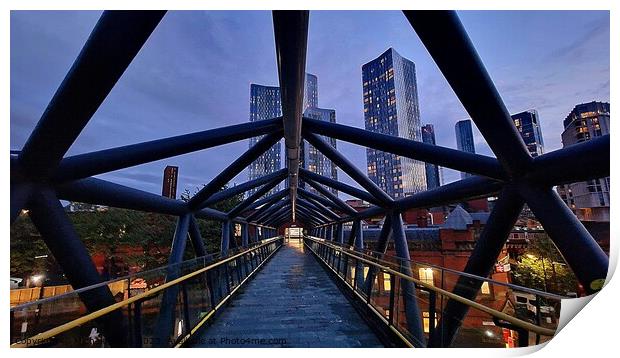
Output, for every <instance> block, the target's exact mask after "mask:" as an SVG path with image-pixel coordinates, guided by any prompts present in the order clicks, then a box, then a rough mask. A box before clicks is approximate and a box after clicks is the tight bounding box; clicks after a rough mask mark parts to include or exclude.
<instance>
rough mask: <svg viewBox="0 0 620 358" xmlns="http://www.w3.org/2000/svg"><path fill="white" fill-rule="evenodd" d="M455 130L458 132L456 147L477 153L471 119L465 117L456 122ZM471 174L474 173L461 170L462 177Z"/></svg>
mask: <svg viewBox="0 0 620 358" xmlns="http://www.w3.org/2000/svg"><path fill="white" fill-rule="evenodd" d="M454 131H455V132H456V147H457V148H458V149H459V150H461V151H463V152H469V153H476V148H475V147H474V133H473V131H472V129H471V121H470V120H469V119H465V120H462V121H458V122H456V125H455V126H454ZM470 176H472V175H471V174H469V173H465V172H461V179H465V178H467V177H470Z"/></svg>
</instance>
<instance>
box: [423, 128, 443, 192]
mask: <svg viewBox="0 0 620 358" xmlns="http://www.w3.org/2000/svg"><path fill="white" fill-rule="evenodd" d="M422 142H424V143H426V144H432V145H435V128H434V127H433V125H432V124H425V125H423V126H422ZM425 167H426V185H427V187H428V189H434V188H438V187H439V186H440V185H441V183H440V181H439V178H440V176H439V167H438V166H437V165H435V164H431V163H425Z"/></svg>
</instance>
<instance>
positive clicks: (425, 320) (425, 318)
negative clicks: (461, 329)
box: [422, 312, 437, 333]
mask: <svg viewBox="0 0 620 358" xmlns="http://www.w3.org/2000/svg"><path fill="white" fill-rule="evenodd" d="M430 317H431V315H430V314H429V313H428V312H422V322H423V324H424V333H429V332H430V331H431V330H430V328H431V327H430V325H431V318H430ZM433 327H437V316H435V324H434V325H433Z"/></svg>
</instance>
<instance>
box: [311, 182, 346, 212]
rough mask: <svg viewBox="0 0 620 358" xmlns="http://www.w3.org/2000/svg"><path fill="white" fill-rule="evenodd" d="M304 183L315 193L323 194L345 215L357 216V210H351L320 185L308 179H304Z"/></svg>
mask: <svg viewBox="0 0 620 358" xmlns="http://www.w3.org/2000/svg"><path fill="white" fill-rule="evenodd" d="M304 181H305V182H306V183H308V184H309V185H310V186H311V187H313V188H314V189H315V190H316V191H318V192H319V193H321V194H323V196H325V197H326V198H327V199H329V200H331V201H332V202H333V203H334V204H335V205H336V206H338V207H339V208H340V210H342V212H344V213H345V214H348V215H353V216H354V215H357V210H355V209H353V208H352V207H351V206H350V205H349V204H347V203H346V202H344V201H342V200H341V199H340V198H338V196H337V195H335V194H334V193H332V192H331V191H329V190H328V189H326V188H324V187H323V186H322V185H321V184H319V183H316V182H314V181H313V180H308V179H305V180H304Z"/></svg>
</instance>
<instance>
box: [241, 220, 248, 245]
mask: <svg viewBox="0 0 620 358" xmlns="http://www.w3.org/2000/svg"><path fill="white" fill-rule="evenodd" d="M249 225H250V224H248V223H245V224H241V246H243V247H248V243H249V236H250V234H249V228H248V226H249Z"/></svg>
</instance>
